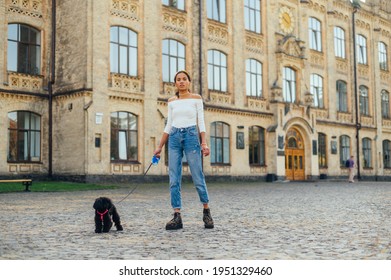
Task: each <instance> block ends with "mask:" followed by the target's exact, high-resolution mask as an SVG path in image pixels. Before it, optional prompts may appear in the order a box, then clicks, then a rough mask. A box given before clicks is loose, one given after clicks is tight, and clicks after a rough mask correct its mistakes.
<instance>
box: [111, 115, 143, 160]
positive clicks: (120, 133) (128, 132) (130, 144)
mask: <svg viewBox="0 0 391 280" xmlns="http://www.w3.org/2000/svg"><path fill="white" fill-rule="evenodd" d="M110 125H111V147H110V157H111V160H112V161H137V159H138V152H137V150H138V141H137V139H138V130H137V127H138V125H137V116H136V115H133V114H132V113H128V112H113V113H111V123H110Z"/></svg>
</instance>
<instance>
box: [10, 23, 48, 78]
mask: <svg viewBox="0 0 391 280" xmlns="http://www.w3.org/2000/svg"><path fill="white" fill-rule="evenodd" d="M7 70H8V71H14V72H18V73H25V74H30V75H39V74H40V73H41V33H40V32H39V31H38V30H36V29H34V28H32V27H30V26H27V25H23V24H18V23H15V24H8V49H7Z"/></svg>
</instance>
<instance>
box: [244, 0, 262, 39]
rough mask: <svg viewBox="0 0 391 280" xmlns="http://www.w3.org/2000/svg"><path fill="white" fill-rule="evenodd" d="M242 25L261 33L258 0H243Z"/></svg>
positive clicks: (259, 3) (259, 2)
mask: <svg viewBox="0 0 391 280" xmlns="http://www.w3.org/2000/svg"><path fill="white" fill-rule="evenodd" d="M244 26H245V28H246V29H247V30H250V31H253V32H256V33H261V1H260V0H244Z"/></svg>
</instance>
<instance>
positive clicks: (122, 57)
mask: <svg viewBox="0 0 391 280" xmlns="http://www.w3.org/2000/svg"><path fill="white" fill-rule="evenodd" d="M137 63H138V62H137V33H136V32H133V31H132V30H130V29H128V28H126V27H121V26H112V27H111V28H110V72H111V73H118V74H124V75H129V76H137Z"/></svg>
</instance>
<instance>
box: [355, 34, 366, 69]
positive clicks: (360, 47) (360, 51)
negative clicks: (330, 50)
mask: <svg viewBox="0 0 391 280" xmlns="http://www.w3.org/2000/svg"><path fill="white" fill-rule="evenodd" d="M356 38H357V39H356V40H357V62H358V63H360V64H365V65H366V64H368V58H367V57H368V56H367V38H365V37H364V36H363V35H360V34H358V35H357V37H356Z"/></svg>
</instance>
